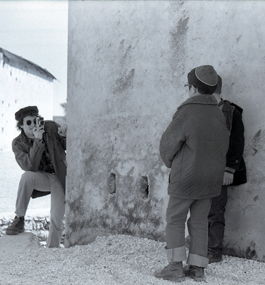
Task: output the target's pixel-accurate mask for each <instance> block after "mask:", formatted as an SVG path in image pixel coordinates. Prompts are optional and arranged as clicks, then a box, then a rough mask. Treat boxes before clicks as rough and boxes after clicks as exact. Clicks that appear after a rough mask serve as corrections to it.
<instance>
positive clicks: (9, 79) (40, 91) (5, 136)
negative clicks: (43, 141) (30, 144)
mask: <svg viewBox="0 0 265 285" xmlns="http://www.w3.org/2000/svg"><path fill="white" fill-rule="evenodd" d="M0 55H1V54H0ZM0 86H1V88H0V128H1V129H0V151H6V150H10V149H11V143H12V140H13V139H14V138H15V137H16V136H18V135H19V133H20V132H19V131H18V130H17V129H16V120H15V112H16V111H18V110H19V109H20V108H24V107H26V106H35V105H36V106H38V108H39V112H40V115H42V116H43V117H44V118H45V119H49V120H52V116H53V82H52V81H48V80H45V79H43V78H40V77H38V76H36V75H33V74H30V73H27V72H25V71H22V70H20V69H18V68H15V67H12V66H10V65H8V64H3V61H2V60H1V59H0Z"/></svg>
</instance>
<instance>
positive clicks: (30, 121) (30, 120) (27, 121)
mask: <svg viewBox="0 0 265 285" xmlns="http://www.w3.org/2000/svg"><path fill="white" fill-rule="evenodd" d="M36 118H37V116H27V117H25V118H24V119H23V125H22V126H21V128H22V129H23V130H24V133H25V135H26V136H27V137H28V138H31V139H34V134H33V129H34V128H35V127H36Z"/></svg>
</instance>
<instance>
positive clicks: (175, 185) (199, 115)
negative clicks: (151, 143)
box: [160, 95, 230, 199]
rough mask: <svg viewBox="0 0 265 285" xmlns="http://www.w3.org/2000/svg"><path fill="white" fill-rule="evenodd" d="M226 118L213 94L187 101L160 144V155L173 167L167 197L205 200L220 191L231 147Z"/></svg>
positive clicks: (168, 165) (177, 113) (174, 117)
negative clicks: (227, 155)
mask: <svg viewBox="0 0 265 285" xmlns="http://www.w3.org/2000/svg"><path fill="white" fill-rule="evenodd" d="M229 135H230V133H229V131H228V130H227V127H226V123H225V118H224V115H223V113H222V111H221V110H220V109H219V108H218V106H217V101H216V99H215V97H214V96H212V95H198V96H194V97H191V98H189V99H188V100H186V101H185V102H184V103H183V104H182V105H181V106H180V107H179V108H178V109H177V112H176V113H175V114H174V116H173V120H172V122H171V123H170V124H169V126H168V127H167V129H166V131H165V132H164V133H163V135H162V138H161V141H160V155H161V158H162V160H163V162H164V163H165V165H166V166H167V167H169V168H171V173H170V181H169V186H168V194H169V195H170V196H174V197H178V198H182V199H205V198H211V197H215V196H218V195H219V194H220V192H221V186H222V181H223V175H224V170H225V163H226V157H225V156H226V153H227V149H228V144H229Z"/></svg>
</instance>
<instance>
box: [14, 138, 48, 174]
mask: <svg viewBox="0 0 265 285" xmlns="http://www.w3.org/2000/svg"><path fill="white" fill-rule="evenodd" d="M44 149H45V144H44V143H43V142H41V141H39V140H34V142H33V145H32V147H31V148H30V149H29V150H28V149H27V148H25V146H24V145H23V143H22V142H20V141H16V140H13V142H12V150H13V152H14V154H15V158H16V161H17V163H18V165H19V166H20V167H21V168H22V169H23V170H24V171H34V172H36V171H38V170H39V166H40V162H41V158H42V154H43V151H44Z"/></svg>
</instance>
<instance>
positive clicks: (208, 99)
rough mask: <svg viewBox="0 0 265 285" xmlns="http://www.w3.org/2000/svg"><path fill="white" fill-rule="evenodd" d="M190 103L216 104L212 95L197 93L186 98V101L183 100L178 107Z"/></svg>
mask: <svg viewBox="0 0 265 285" xmlns="http://www.w3.org/2000/svg"><path fill="white" fill-rule="evenodd" d="M190 104H199V105H216V106H217V104H218V103H217V100H216V99H215V97H214V96H213V95H205V94H202V95H197V96H193V97H190V98H188V99H187V100H186V101H184V102H183V103H182V104H181V105H180V106H179V107H178V109H180V108H182V107H183V106H185V105H190Z"/></svg>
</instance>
